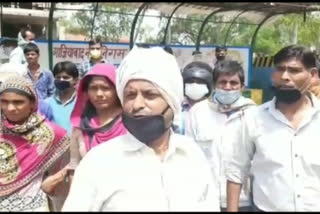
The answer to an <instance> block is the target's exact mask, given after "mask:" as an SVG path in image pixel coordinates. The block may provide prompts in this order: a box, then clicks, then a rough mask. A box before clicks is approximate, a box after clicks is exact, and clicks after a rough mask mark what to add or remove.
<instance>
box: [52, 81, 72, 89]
mask: <svg viewBox="0 0 320 214" xmlns="http://www.w3.org/2000/svg"><path fill="white" fill-rule="evenodd" d="M54 85H55V86H56V88H57V89H58V90H59V91H63V90H65V89H68V88H70V87H71V84H70V82H69V81H65V80H55V81H54Z"/></svg>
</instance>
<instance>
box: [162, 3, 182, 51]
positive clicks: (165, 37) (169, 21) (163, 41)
mask: <svg viewBox="0 0 320 214" xmlns="http://www.w3.org/2000/svg"><path fill="white" fill-rule="evenodd" d="M183 4H184V3H181V4H179V5H178V6H177V7H176V8H174V10H173V11H172V13H171V15H170V17H169V19H168V22H167V26H166V28H165V30H164V36H163V40H162V44H163V45H166V42H167V33H168V30H169V26H170V23H171V19H172V17H173V15H174V14H175V12H176V11H177V10H178V9H179V8H180V7H181V6H182V5H183ZM170 33H171V32H170Z"/></svg>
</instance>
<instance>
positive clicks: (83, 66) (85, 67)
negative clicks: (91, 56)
mask: <svg viewBox="0 0 320 214" xmlns="http://www.w3.org/2000/svg"><path fill="white" fill-rule="evenodd" d="M100 63H107V62H106V61H105V60H102V61H101V62H100ZM94 65H95V64H94V63H93V62H92V61H91V60H87V61H84V62H82V63H80V64H78V66H77V68H78V71H79V77H80V78H81V77H83V76H84V75H85V74H86V73H88V72H89V71H90V70H91V68H92V67H93V66H94Z"/></svg>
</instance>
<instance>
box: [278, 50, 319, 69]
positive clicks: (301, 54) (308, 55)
mask: <svg viewBox="0 0 320 214" xmlns="http://www.w3.org/2000/svg"><path fill="white" fill-rule="evenodd" d="M292 58H295V59H296V60H298V61H300V62H301V63H302V64H303V66H304V67H305V68H307V69H310V68H314V67H317V62H316V61H317V59H316V56H315V54H314V53H313V52H312V51H311V50H310V49H308V48H306V47H304V46H301V45H290V46H287V47H284V48H282V49H281V50H280V51H279V52H278V53H276V55H274V64H275V65H277V64H280V63H282V62H285V61H287V60H290V59H292Z"/></svg>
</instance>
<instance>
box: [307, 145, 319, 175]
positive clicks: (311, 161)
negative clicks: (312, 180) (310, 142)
mask: <svg viewBox="0 0 320 214" xmlns="http://www.w3.org/2000/svg"><path fill="white" fill-rule="evenodd" d="M316 151H319V150H318V149H315V150H314V151H309V152H308V153H306V154H305V155H304V158H305V160H306V164H307V165H308V166H310V169H311V171H312V173H315V174H316V175H318V176H320V155H319V153H318V152H316Z"/></svg>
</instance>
